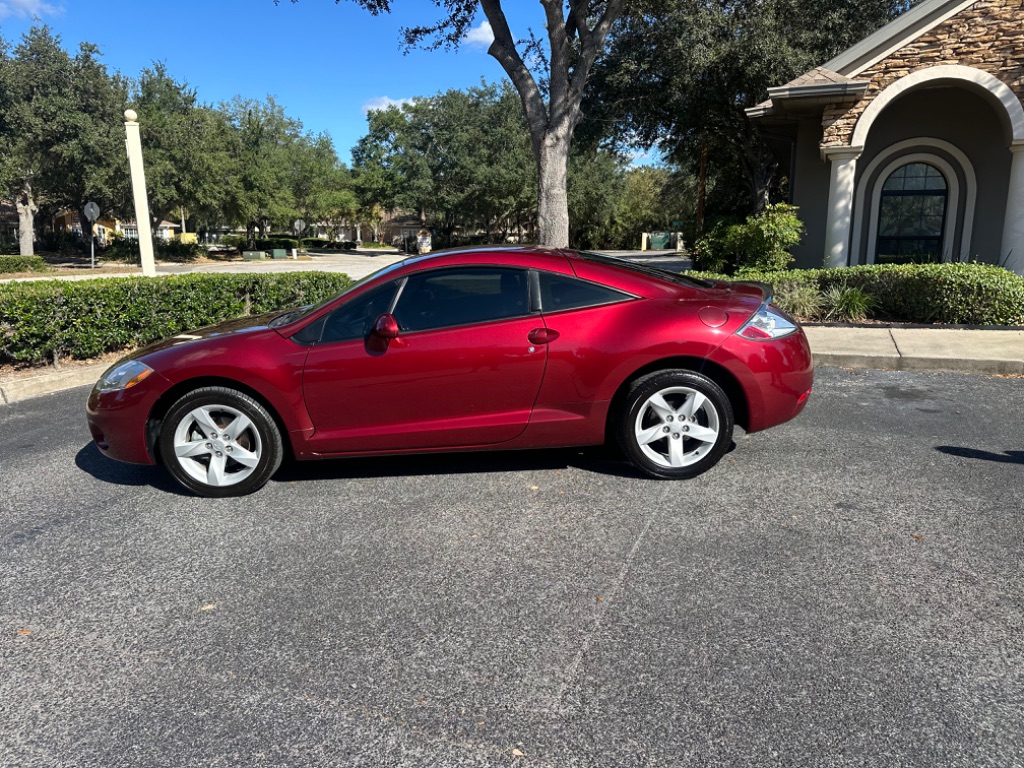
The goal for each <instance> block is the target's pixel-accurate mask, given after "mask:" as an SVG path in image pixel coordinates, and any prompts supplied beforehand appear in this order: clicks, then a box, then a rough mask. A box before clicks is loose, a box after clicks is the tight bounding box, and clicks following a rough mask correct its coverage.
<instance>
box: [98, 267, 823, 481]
mask: <svg viewBox="0 0 1024 768" xmlns="http://www.w3.org/2000/svg"><path fill="white" fill-rule="evenodd" d="M770 302H771V296H770V294H769V291H768V289H767V287H766V286H762V285H759V284H753V283H742V282H705V281H701V280H696V279H691V278H688V277H685V276H683V275H679V274H674V273H671V272H665V271H662V270H659V269H654V268H652V267H649V266H645V265H642V264H638V263H633V262H630V261H624V260H620V259H614V258H610V257H607V256H601V255H597V254H592V253H577V252H575V251H567V250H544V249H535V248H484V249H475V250H460V251H448V252H439V253H435V254H431V255H428V256H422V257H416V258H410V259H407V260H405V261H402V262H399V263H397V264H393V265H391V266H389V267H386V268H385V269H382V270H380V271H379V272H377V273H375V274H373V275H371V276H369V277H367V278H365V279H363V280H361V281H359V282H358V283H356V284H354V285H353V286H351V287H350V288H349V289H348V290H346V291H344V292H343V293H341V294H340V295H338V296H336V297H334V298H332V299H330V300H329V301H327V302H325V303H323V304H321V305H319V306H310V307H303V308H300V309H297V310H292V311H288V312H279V313H276V314H273V315H265V316H261V317H247V318H244V319H241V320H234V321H230V322H226V323H221V324H219V325H216V326H212V327H210V328H206V329H203V330H200V331H196V332H194V333H188V334H182V335H180V336H176V337H174V338H171V339H167V340H165V341H162V342H159V343H157V344H153V345H151V346H149V347H146V348H145V349H141V350H139V351H137V352H135V353H134V354H132V355H131V356H130V357H128V358H126V359H125V360H122V361H121V362H119V363H118V364H116V365H115V366H113V367H112V368H111V369H110V370H108V371H107V372H106V373H105V374H104V375H103V377H102V378H101V379H100V381H99V382H98V383H97V384H96V387H95V388H94V389H93V391H92V394H91V395H90V397H89V403H88V407H87V415H88V420H89V428H90V430H91V432H92V435H93V438H94V439H95V441H96V445H97V446H99V448H100V450H101V451H102V452H103V453H104V454H106V455H107V456H110V457H111V458H114V459H118V460H121V461H127V462H135V463H140V464H155V463H162V464H163V465H164V466H166V467H167V469H168V470H169V471H170V473H171V474H172V475H173V476H174V478H175V479H176V480H178V481H179V482H180V483H181V484H182V485H184V486H186V487H187V488H189V489H191V490H192V491H194V492H195V493H198V494H201V495H204V496H231V495H241V494H246V493H251V492H252V491H255V490H257V489H258V488H260V487H262V486H263V485H264V484H265V483H266V482H267V481H268V480H269V479H270V477H271V476H272V475H273V474H274V472H275V471H276V470H277V468H278V467H279V466H280V464H281V461H282V459H283V458H284V457H285V456H286V455H289V456H292V457H294V458H295V459H320V458H336V457H343V456H367V455H374V454H381V455H383V454H398V453H416V452H429V451H478V450H510V449H519V448H553V447H559V446H585V445H597V444H602V443H605V442H606V441H609V440H615V441H617V442H618V444H619V445H620V446H621V447H622V449H623V451H624V452H625V455H626V456H627V457H628V458H629V460H630V461H631V462H632V463H633V464H634V465H635V466H636V468H637V469H638V470H639V471H640V472H642V473H644V474H646V475H649V476H651V477H656V478H669V479H677V478H689V477H693V476H695V475H698V474H700V473H702V472H704V471H706V470H708V469H710V468H711V467H712V466H714V465H715V463H716V462H717V461H718V460H719V459H720V458H721V457H722V455H723V454H724V453H725V452H726V450H727V449H728V448H729V445H730V443H731V438H732V432H733V426H734V424H739V425H740V426H742V427H743V428H744V429H745V430H746V431H748V432H756V431H758V430H762V429H766V428H767V427H771V426H774V425H776V424H780V423H782V422H784V421H788V420H789V419H792V418H793V417H794V416H796V415H797V414H798V413H800V411H801V410H802V409H803V407H804V405H805V403H806V402H807V398H808V396H809V395H810V392H811V385H812V382H813V378H814V373H813V366H812V363H811V352H810V349H809V348H808V345H807V340H806V338H805V337H804V334H803V331H801V329H800V328H799V327H798V326H797V324H796V323H795V322H793V321H792V320H791V319H790V318H788V317H787V316H786V315H785V314H784V313H783V312H781V311H780V310H779V309H777V308H776V307H774V306H772V304H771V303H770Z"/></svg>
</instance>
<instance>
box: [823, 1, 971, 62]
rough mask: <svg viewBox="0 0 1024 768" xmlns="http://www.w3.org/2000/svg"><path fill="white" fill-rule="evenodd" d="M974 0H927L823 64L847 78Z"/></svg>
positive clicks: (878, 60) (955, 13)
mask: <svg viewBox="0 0 1024 768" xmlns="http://www.w3.org/2000/svg"><path fill="white" fill-rule="evenodd" d="M976 2H978V0H927V1H926V2H923V3H921V4H920V5H917V6H915V7H914V8H911V9H910V10H909V11H907V12H906V13H904V14H903V15H901V16H899V17H897V18H896V19H894V20H893V21H891V22H889V23H888V24H886V25H885V26H884V27H882V28H881V29H879V30H878V31H877V32H875V33H874V34H872V35H869V36H868V37H866V38H864V39H863V40H862V41H860V42H859V43H857V44H856V45H854V46H853V47H852V48H848V49H847V50H845V51H843V52H842V53H841V54H839V55H838V56H836V57H835V58H834V59H831V60H829V61H827V62H826V63H825V64H824V65H823V66H824V67H825V68H827V69H831V70H832V71H833V72H838V73H839V74H841V75H845V76H846V77H851V78H852V77H856V76H857V75H859V74H860V73H861V72H863V71H864V70H865V69H868V68H869V67H872V66H874V65H875V64H877V63H878V62H880V61H881V60H882V59H884V58H886V57H887V56H891V55H892V54H894V53H895V52H896V51H898V50H899V49H900V48H903V47H904V46H906V45H908V44H910V43H912V42H914V40H916V39H917V38H919V37H920V36H921V35H923V34H925V33H926V32H928V31H929V30H931V29H934V28H935V27H937V26H938V25H939V24H941V23H942V22H944V21H946V20H947V19H951V18H952V17H953V16H956V15H957V14H958V13H960V11H962V10H964V9H965V8H969V7H970V6H972V5H974V4H975V3H976Z"/></svg>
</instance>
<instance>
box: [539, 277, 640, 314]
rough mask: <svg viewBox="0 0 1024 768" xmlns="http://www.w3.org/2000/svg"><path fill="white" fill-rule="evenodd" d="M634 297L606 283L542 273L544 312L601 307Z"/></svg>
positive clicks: (542, 309) (541, 297)
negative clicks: (601, 283)
mask: <svg viewBox="0 0 1024 768" xmlns="http://www.w3.org/2000/svg"><path fill="white" fill-rule="evenodd" d="M633 298H635V297H634V296H631V295H630V294H628V293H623V292H622V291H617V290H615V289H614V288H609V287H608V286H606V285H599V284H598V283H591V282H588V281H586V280H580V279H578V278H575V277H566V276H565V275H554V274H551V273H550V272H541V273H540V301H541V311H543V312H560V311H563V310H567V309H583V308H586V307H600V306H602V305H605V304H615V303H617V302H620V301H628V300H630V299H633Z"/></svg>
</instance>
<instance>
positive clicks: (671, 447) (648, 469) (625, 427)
mask: <svg viewBox="0 0 1024 768" xmlns="http://www.w3.org/2000/svg"><path fill="white" fill-rule="evenodd" d="M733 424H734V417H733V411H732V405H731V403H730V402H729V398H728V397H727V396H726V394H725V392H723V391H722V388H721V387H719V386H718V384H716V383H715V382H714V381H712V380H711V379H709V378H708V377H707V376H703V375H701V374H699V373H694V372H692V371H682V370H671V371H659V372H657V373H652V374H650V375H648V376H644V377H642V378H640V379H637V381H635V382H634V383H633V385H632V386H631V387H630V389H629V392H628V394H627V395H626V401H625V407H624V411H623V415H622V417H621V419H620V422H619V425H618V439H619V443H620V445H621V446H622V449H623V451H625V453H626V456H627V457H628V458H629V460H630V461H631V462H632V463H633V465H634V466H635V467H636V468H637V469H639V470H640V471H641V472H643V473H644V474H645V475H648V476H650V477H656V478H663V479H670V480H681V479H685V478H689V477H696V476H697V475H699V474H701V473H702V472H706V471H707V470H709V469H711V467H713V466H714V465H715V464H717V463H718V461H719V459H721V458H722V456H723V455H724V454H725V452H726V451H727V450H728V448H729V445H730V444H731V443H732V432H733Z"/></svg>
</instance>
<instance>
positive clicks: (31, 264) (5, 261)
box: [0, 256, 50, 275]
mask: <svg viewBox="0 0 1024 768" xmlns="http://www.w3.org/2000/svg"><path fill="white" fill-rule="evenodd" d="M49 270H50V267H49V266H48V265H47V263H46V262H45V261H43V257H42V256H0V274H6V275H10V274H13V273H15V272H48V271H49Z"/></svg>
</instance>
